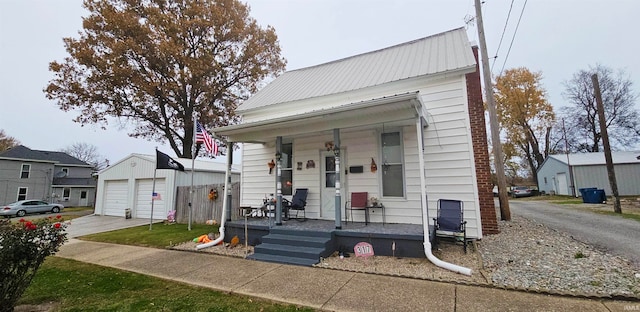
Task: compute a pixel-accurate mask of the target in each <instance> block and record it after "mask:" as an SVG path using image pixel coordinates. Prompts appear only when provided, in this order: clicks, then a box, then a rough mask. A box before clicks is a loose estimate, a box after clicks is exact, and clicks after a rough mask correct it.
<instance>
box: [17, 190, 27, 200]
mask: <svg viewBox="0 0 640 312" xmlns="http://www.w3.org/2000/svg"><path fill="white" fill-rule="evenodd" d="M25 199H27V188H26V187H21V188H18V200H25Z"/></svg>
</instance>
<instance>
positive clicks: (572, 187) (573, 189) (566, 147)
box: [562, 118, 576, 197]
mask: <svg viewBox="0 0 640 312" xmlns="http://www.w3.org/2000/svg"><path fill="white" fill-rule="evenodd" d="M562 134H563V136H564V153H565V154H566V155H567V168H569V189H570V190H569V195H571V196H574V197H575V196H576V187H575V185H573V168H571V162H570V161H569V141H567V129H566V128H565V127H564V118H562Z"/></svg>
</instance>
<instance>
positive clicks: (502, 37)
mask: <svg viewBox="0 0 640 312" xmlns="http://www.w3.org/2000/svg"><path fill="white" fill-rule="evenodd" d="M514 1H515V0H511V5H510V6H509V13H507V20H506V21H505V22H504V29H502V35H500V42H499V43H498V48H497V49H496V54H495V56H494V57H493V63H491V73H492V74H493V65H495V64H496V60H497V59H498V52H499V51H500V46H502V39H504V34H505V33H506V32H507V25H508V24H509V18H510V17H511V9H513V2H514Z"/></svg>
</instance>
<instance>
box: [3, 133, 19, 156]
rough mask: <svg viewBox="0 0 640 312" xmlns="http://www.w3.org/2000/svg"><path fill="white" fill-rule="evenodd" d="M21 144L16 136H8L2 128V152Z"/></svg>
mask: <svg viewBox="0 0 640 312" xmlns="http://www.w3.org/2000/svg"><path fill="white" fill-rule="evenodd" d="M19 144H20V141H18V140H16V139H15V138H14V137H10V136H8V135H7V134H6V133H5V132H4V130H2V129H0V152H3V151H6V150H8V149H10V148H12V147H14V146H17V145H19Z"/></svg>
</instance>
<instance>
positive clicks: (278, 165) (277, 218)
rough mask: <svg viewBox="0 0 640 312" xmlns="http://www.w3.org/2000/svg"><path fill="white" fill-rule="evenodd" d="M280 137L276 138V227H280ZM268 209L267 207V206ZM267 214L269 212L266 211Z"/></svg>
mask: <svg viewBox="0 0 640 312" xmlns="http://www.w3.org/2000/svg"><path fill="white" fill-rule="evenodd" d="M281 168H282V137H281V136H278V137H276V211H275V212H276V225H282V182H281V181H282V178H281V177H282V171H281ZM267 207H269V205H267ZM267 213H269V210H268V209H267Z"/></svg>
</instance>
